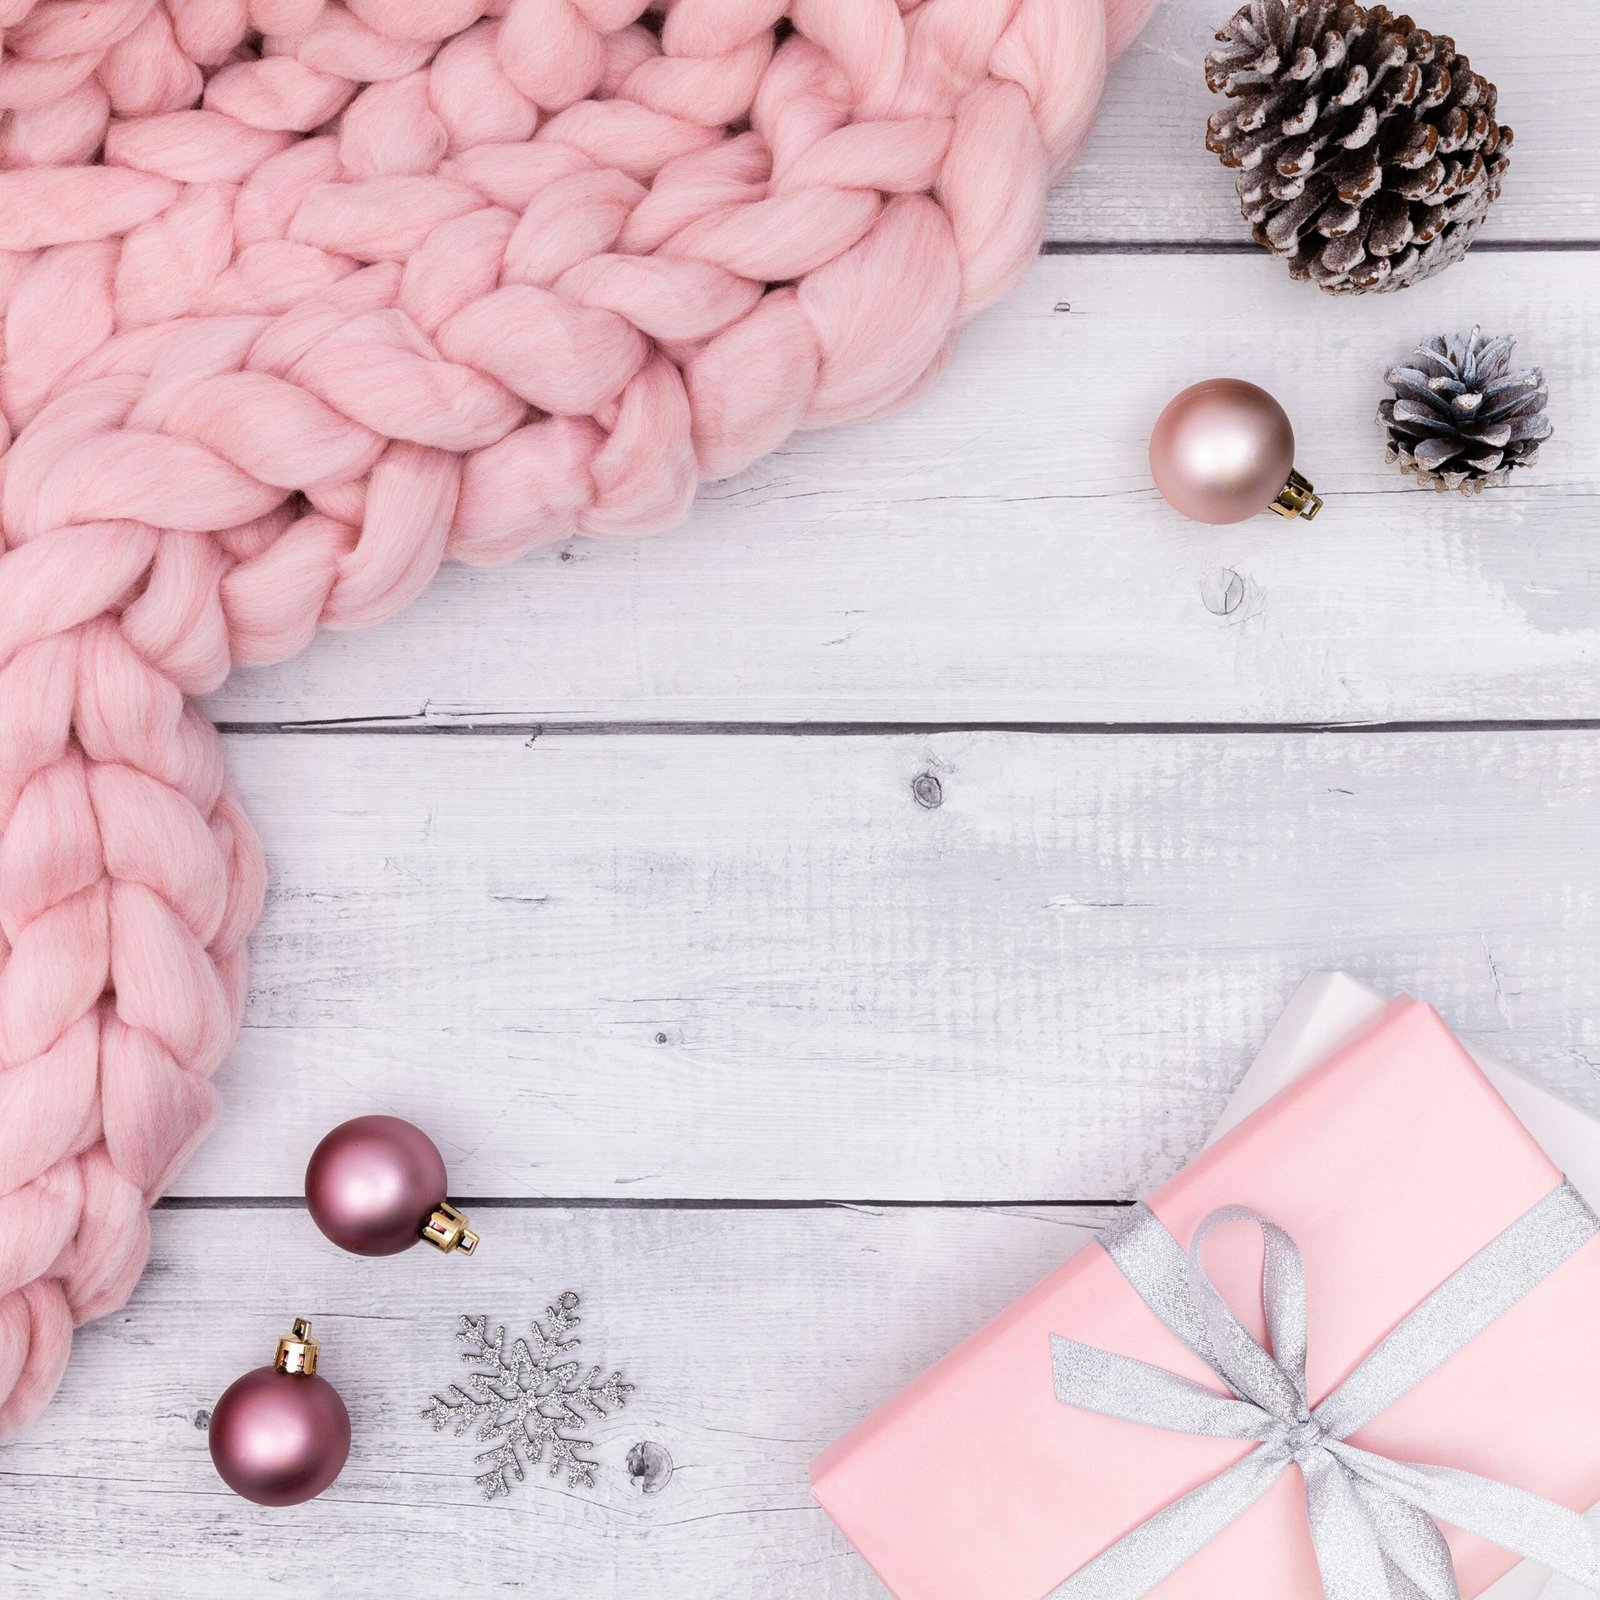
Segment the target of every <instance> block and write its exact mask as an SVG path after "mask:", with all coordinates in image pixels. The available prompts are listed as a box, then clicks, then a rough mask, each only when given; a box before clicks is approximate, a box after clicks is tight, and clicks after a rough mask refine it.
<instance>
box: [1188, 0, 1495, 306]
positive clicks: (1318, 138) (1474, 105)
mask: <svg viewBox="0 0 1600 1600" xmlns="http://www.w3.org/2000/svg"><path fill="white" fill-rule="evenodd" d="M1206 82H1207V83H1208V84H1209V85H1210V87H1211V89H1212V90H1213V91H1214V92H1215V93H1217V94H1220V95H1222V96H1224V97H1225V98H1226V101H1227V104H1226V105H1225V106H1224V107H1223V108H1221V109H1219V110H1217V111H1216V112H1214V113H1213V114H1212V116H1211V119H1210V122H1209V124H1208V128H1207V135H1206V146H1207V148H1208V149H1209V150H1211V151H1212V152H1213V153H1214V154H1215V155H1216V156H1217V157H1218V159H1219V160H1220V161H1221V162H1222V164H1223V165H1224V166H1225V167H1228V168H1229V169H1231V170H1233V171H1234V172H1235V173H1236V179H1235V188H1236V190H1237V193H1238V196H1239V204H1240V210H1241V211H1242V212H1243V214H1244V217H1245V219H1246V220H1247V221H1248V222H1250V223H1251V224H1252V225H1253V228H1254V233H1255V237H1256V239H1257V241H1258V242H1259V243H1261V244H1263V245H1264V246H1265V247H1266V248H1268V249H1270V250H1272V251H1273V252H1274V253H1276V254H1279V255H1282V256H1284V257H1286V259H1287V261H1288V265H1289V270H1290V272H1291V273H1293V274H1294V276H1296V277H1301V278H1310V279H1312V280H1313V281H1315V282H1316V283H1318V284H1319V285H1320V286H1321V287H1322V288H1323V289H1326V290H1328V291H1329V292H1332V293H1345V292H1350V291H1357V290H1365V289H1398V288H1403V287H1405V286H1406V285H1407V284H1410V283H1416V282H1420V281H1421V280H1422V279H1424V278H1428V277H1431V276H1433V274H1434V273H1436V272H1439V271H1441V270H1442V269H1443V268H1444V267H1446V266H1448V265H1450V264H1451V263H1452V262H1454V261H1457V260H1459V259H1460V258H1461V256H1463V255H1464V254H1465V253H1466V251H1467V249H1468V247H1469V246H1470V244H1471V242H1472V240H1473V238H1474V236H1475V235H1476V233H1477V230H1478V228H1479V227H1480V226H1481V225H1482V223H1483V220H1484V217H1485V216H1486V215H1487V213H1488V210H1489V207H1490V206H1491V205H1492V204H1493V203H1494V201H1495V200H1496V199H1497V198H1498V197H1499V194H1500V191H1501V187H1502V183H1503V179H1504V174H1505V169H1506V166H1507V164H1508V156H1507V152H1508V151H1509V150H1510V148H1511V143H1512V135H1511V130H1510V129H1509V128H1505V127H1502V126H1501V125H1500V124H1499V123H1498V122H1497V121H1496V120H1495V116H1494V108H1495V103H1496V99H1497V95H1496V91H1495V88H1494V85H1493V84H1490V83H1488V82H1487V81H1486V80H1484V79H1483V78H1482V77H1480V76H1479V75H1478V74H1477V73H1475V72H1474V71H1473V70H1472V67H1471V63H1470V62H1469V61H1468V60H1467V58H1466V57H1465V56H1461V55H1458V54H1457V52H1456V46H1455V41H1454V40H1453V39H1451V38H1449V37H1448V36H1447V35H1444V34H1431V33H1428V32H1427V31H1426V30H1424V29H1422V28H1419V27H1417V25H1416V24H1415V23H1414V22H1413V21H1412V20H1411V18H1410V17H1406V16H1395V15H1393V14H1392V13H1391V12H1390V11H1389V10H1388V9H1387V8H1386V7H1384V6H1381V5H1375V6H1370V7H1367V6H1362V5H1358V4H1355V3H1353V0H1350V3H1344V4H1338V5H1334V4H1330V3H1328V0H1246V4H1245V5H1243V6H1242V7H1241V8H1240V10H1239V11H1238V12H1237V13H1236V14H1235V15H1234V16H1233V17H1232V18H1231V19H1230V21H1229V22H1228V23H1227V25H1226V26H1225V27H1223V28H1222V29H1221V30H1220V31H1219V32H1218V34H1217V47H1216V48H1215V49H1214V50H1213V51H1212V52H1211V53H1210V55H1208V56H1207V58H1206Z"/></svg>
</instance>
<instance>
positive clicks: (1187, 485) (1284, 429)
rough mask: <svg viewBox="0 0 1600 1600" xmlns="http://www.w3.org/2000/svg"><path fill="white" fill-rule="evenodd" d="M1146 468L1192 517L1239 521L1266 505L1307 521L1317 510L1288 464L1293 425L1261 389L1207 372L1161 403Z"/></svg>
mask: <svg viewBox="0 0 1600 1600" xmlns="http://www.w3.org/2000/svg"><path fill="white" fill-rule="evenodd" d="M1150 473H1151V476H1152V477H1153V478H1154V479H1155V480H1156V487H1157V488H1158V489H1159V490H1160V491H1161V493H1162V496H1163V497H1164V498H1165V499H1166V501H1167V502H1168V504H1169V505H1171V506H1172V507H1173V508H1174V509H1175V510H1177V511H1181V512H1182V513H1183V515H1184V516H1186V517H1189V518H1192V519H1193V520H1194V521H1195V522H1210V523H1222V522H1243V521H1244V520H1245V518H1247V517H1253V516H1255V514H1256V513H1257V512H1258V511H1266V510H1268V509H1269V508H1270V509H1271V510H1274V511H1277V512H1278V513H1279V514H1280V515H1282V516H1289V517H1295V516H1299V517H1305V518H1306V519H1307V520H1308V521H1309V520H1310V519H1311V518H1312V517H1314V516H1316V514H1317V512H1318V511H1320V510H1321V509H1322V501H1321V500H1320V499H1318V498H1317V496H1316V494H1315V493H1314V492H1313V491H1312V488H1311V485H1310V484H1309V483H1307V482H1306V480H1305V479H1304V478H1302V477H1300V475H1299V474H1298V473H1297V472H1295V470H1294V428H1293V427H1292V426H1291V425H1290V422H1289V417H1288V413H1287V412H1285V411H1284V409H1283V407H1282V406H1281V405H1279V404H1278V402H1277V401H1276V400H1274V399H1273V397H1272V396H1271V395H1270V394H1268V393H1267V391H1266V390H1265V389H1261V388H1258V387H1257V386H1256V385H1255V384H1253V383H1245V382H1244V381H1243V380H1242V379H1240V378H1207V379H1206V380H1205V381H1204V382H1203V383H1196V384H1192V385H1191V386H1190V387H1189V388H1187V389H1185V390H1184V391H1183V392H1182V393H1181V394H1179V395H1176V396H1174V397H1173V399H1172V400H1170V401H1169V402H1168V403H1167V407H1166V409H1165V410H1164V411H1163V412H1162V413H1161V415H1160V417H1158V418H1157V419H1156V425H1155V427H1154V429H1153V430H1152V431H1151V434H1150Z"/></svg>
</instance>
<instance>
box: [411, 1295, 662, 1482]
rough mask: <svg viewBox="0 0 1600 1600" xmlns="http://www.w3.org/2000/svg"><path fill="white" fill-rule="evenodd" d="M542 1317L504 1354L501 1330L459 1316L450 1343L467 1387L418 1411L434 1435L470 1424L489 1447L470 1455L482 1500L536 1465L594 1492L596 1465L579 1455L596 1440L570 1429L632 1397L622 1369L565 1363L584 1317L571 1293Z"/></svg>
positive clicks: (447, 1393) (604, 1414) (576, 1343)
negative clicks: (457, 1350)
mask: <svg viewBox="0 0 1600 1600" xmlns="http://www.w3.org/2000/svg"><path fill="white" fill-rule="evenodd" d="M545 1318H546V1323H547V1326H546V1325H541V1324H540V1323H539V1322H538V1320H537V1319H536V1320H535V1321H534V1323H533V1337H532V1338H531V1339H516V1340H513V1341H512V1344H511V1348H510V1349H509V1350H508V1349H507V1348H506V1330H505V1329H504V1328H503V1327H500V1328H496V1329H495V1330H494V1333H493V1335H492V1336H491V1334H490V1332H489V1319H488V1318H487V1317H462V1319H461V1326H460V1328H459V1329H458V1330H457V1333H456V1338H457V1339H459V1340H460V1341H461V1342H462V1344H464V1345H465V1346H466V1348H465V1349H464V1350H463V1351H462V1352H461V1359H462V1360H463V1361H465V1362H466V1363H467V1365H468V1366H469V1367H470V1368H471V1371H470V1372H469V1373H468V1375H467V1380H466V1384H465V1386H463V1385H461V1384H459V1383H453V1384H451V1385H450V1387H449V1388H448V1389H446V1390H445V1392H444V1393H443V1394H442V1395H440V1394H436V1395H434V1396H433V1397H432V1399H431V1400H430V1402H429V1404H428V1405H427V1406H426V1407H425V1408H424V1409H423V1411H422V1416H423V1417H424V1418H425V1419H426V1420H427V1421H429V1422H431V1423H432V1424H433V1427H434V1431H435V1432H436V1433H437V1432H439V1431H440V1430H442V1429H443V1428H444V1427H445V1425H446V1424H451V1425H453V1427H454V1429H455V1433H456V1437H457V1438H461V1437H462V1436H463V1435H465V1434H466V1433H467V1432H468V1431H469V1430H470V1429H472V1428H474V1427H476V1429H477V1434H476V1437H477V1439H478V1440H479V1442H480V1443H486V1444H489V1446H490V1447H489V1448H488V1449H487V1450H484V1451H481V1452H479V1453H478V1455H477V1458H476V1459H477V1462H478V1465H479V1466H482V1467H483V1468H484V1471H483V1472H481V1473H479V1474H478V1479H477V1482H478V1487H479V1488H480V1489H482V1490H483V1498H484V1499H485V1500H493V1499H495V1498H496V1497H497V1496H499V1495H508V1494H510V1493H511V1484H512V1482H513V1480H514V1481H516V1482H517V1483H521V1482H522V1480H523V1478H524V1477H525V1476H526V1474H527V1471H528V1469H529V1468H531V1467H534V1466H537V1465H540V1464H541V1463H542V1464H545V1465H546V1466H547V1469H548V1473H549V1476H550V1477H552V1478H559V1477H560V1476H561V1475H562V1473H565V1474H566V1478H567V1487H568V1488H569V1489H592V1488H593V1487H594V1475H595V1472H596V1470H597V1467H598V1463H597V1462H595V1461H593V1460H591V1459H590V1458H589V1457H588V1456H585V1455H583V1454H581V1452H582V1451H584V1450H589V1449H593V1447H594V1442H593V1440H590V1439H579V1438H575V1437H574V1436H573V1430H574V1429H577V1428H582V1427H583V1426H584V1425H585V1424H586V1422H587V1421H588V1420H589V1418H590V1417H608V1416H610V1415H611V1413H612V1412H613V1411H618V1410H620V1409H621V1408H622V1407H623V1406H624V1405H626V1404H627V1401H628V1396H629V1395H630V1394H632V1393H633V1385H632V1384H631V1383H624V1382H623V1380H622V1374H621V1373H620V1372H613V1373H612V1374H611V1376H610V1377H609V1378H602V1377H601V1369H600V1368H599V1367H591V1368H590V1369H589V1374H588V1376H587V1377H584V1376H582V1373H583V1363H582V1362H581V1361H575V1360H571V1359H568V1358H569V1356H570V1352H572V1351H574V1350H576V1349H577V1348H578V1346H579V1345H580V1344H581V1343H582V1340H580V1339H576V1338H571V1337H568V1336H569V1335H570V1334H571V1333H572V1330H573V1329H574V1328H576V1327H577V1326H578V1323H579V1322H580V1321H581V1320H582V1319H581V1318H580V1317H579V1316H578V1296H577V1295H576V1294H575V1293H573V1291H572V1290H570V1289H569V1290H567V1292H566V1293H565V1294H563V1295H562V1296H561V1297H560V1298H559V1299H558V1300H557V1301H556V1303H555V1304H554V1305H553V1306H547V1307H546V1308H545ZM491 1441H493V1442H492V1443H491Z"/></svg>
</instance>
